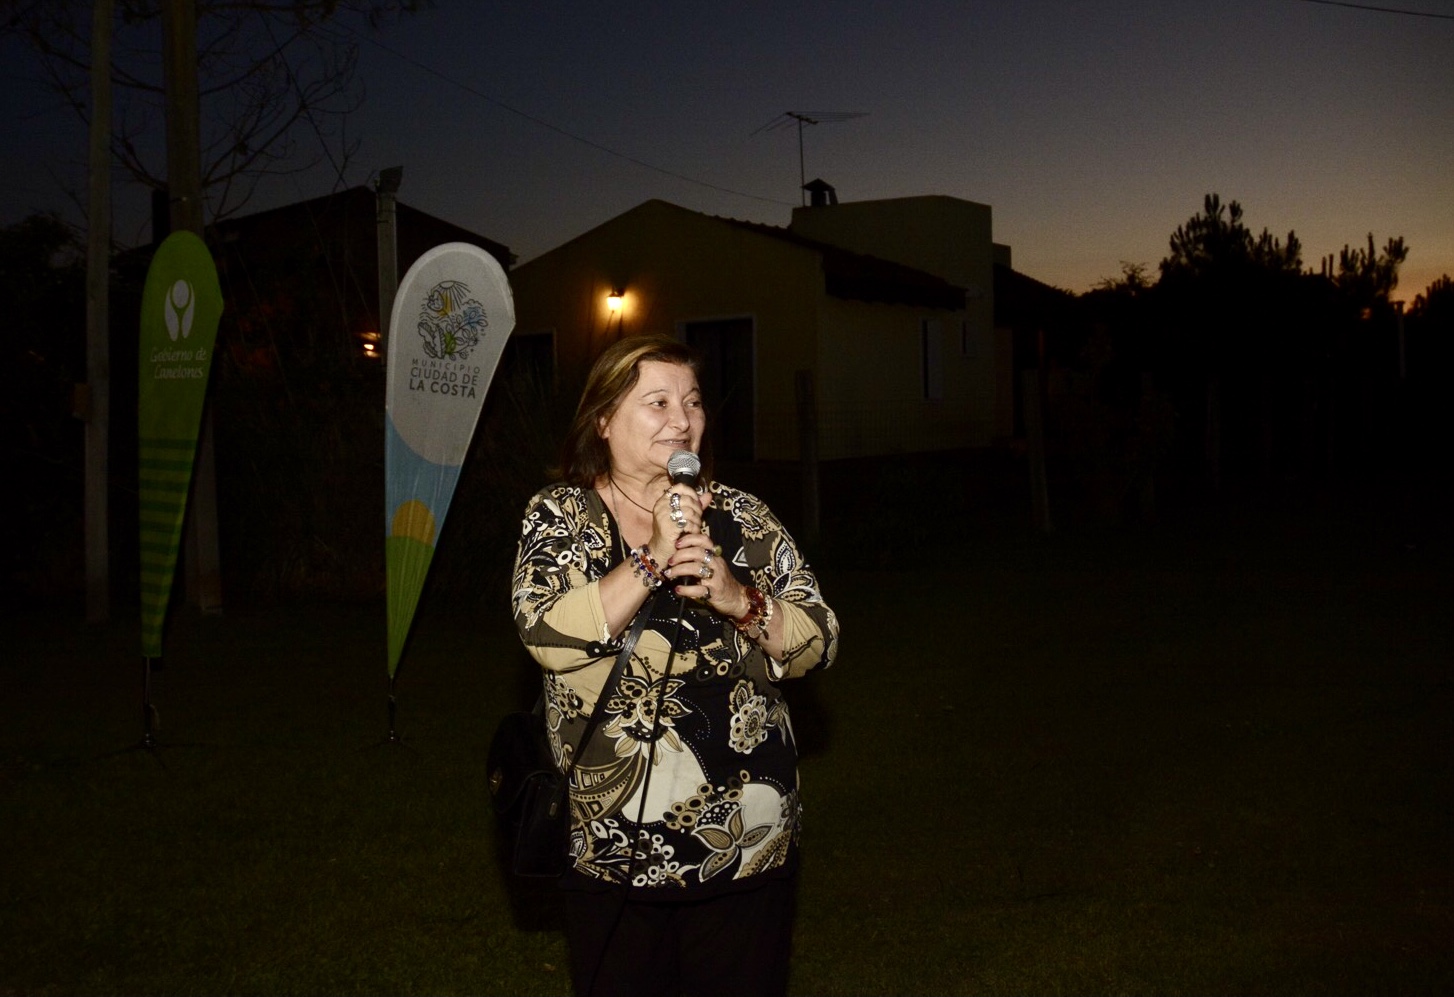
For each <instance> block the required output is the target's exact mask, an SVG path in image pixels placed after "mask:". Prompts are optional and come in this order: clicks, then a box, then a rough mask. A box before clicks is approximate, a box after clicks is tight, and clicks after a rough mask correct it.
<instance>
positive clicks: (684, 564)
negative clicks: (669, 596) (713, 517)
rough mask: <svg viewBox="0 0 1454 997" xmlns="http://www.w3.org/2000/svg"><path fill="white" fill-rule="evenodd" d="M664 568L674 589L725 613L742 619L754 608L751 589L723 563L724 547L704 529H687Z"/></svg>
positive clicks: (727, 615)
mask: <svg viewBox="0 0 1454 997" xmlns="http://www.w3.org/2000/svg"><path fill="white" fill-rule="evenodd" d="M683 505H685V502H683ZM664 570H665V572H666V576H667V581H668V584H674V585H675V588H674V589H673V591H674V592H676V594H677V595H679V596H681V597H682V598H684V599H697V600H700V601H701V602H705V603H706V604H707V605H708V606H710V607H711V608H712V609H713V610H714V611H715V612H718V613H720V614H722V615H723V616H726V617H730V618H731V619H734V620H735V619H740V618H741V617H743V616H746V615H747V613H748V611H749V610H751V608H752V602H751V600H749V599H748V598H747V589H745V588H744V587H743V586H742V584H741V583H740V582H738V581H737V579H736V578H735V577H733V575H732V572H731V571H730V570H728V568H727V565H726V564H725V563H723V560H722V553H721V548H719V547H717V546H715V545H714V544H713V542H712V538H711V537H709V536H707V535H706V534H705V533H702V532H701V531H700V530H698V531H695V532H690V533H684V534H682V536H681V537H679V538H678V539H677V541H676V552H675V553H674V554H672V556H671V558H670V559H669V560H668V561H667V564H666V565H665V566H664Z"/></svg>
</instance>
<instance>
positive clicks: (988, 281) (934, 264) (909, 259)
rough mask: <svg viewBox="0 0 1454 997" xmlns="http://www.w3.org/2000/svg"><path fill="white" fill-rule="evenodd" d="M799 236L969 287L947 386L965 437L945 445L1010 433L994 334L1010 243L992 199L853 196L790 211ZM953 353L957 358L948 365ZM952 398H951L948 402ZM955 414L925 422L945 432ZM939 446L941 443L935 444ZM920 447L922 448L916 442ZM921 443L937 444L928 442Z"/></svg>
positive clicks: (953, 334) (1007, 380)
mask: <svg viewBox="0 0 1454 997" xmlns="http://www.w3.org/2000/svg"><path fill="white" fill-rule="evenodd" d="M790 228H791V229H792V231H793V232H794V233H796V234H798V235H801V236H804V237H806V238H809V239H815V240H817V241H819V242H826V243H828V244H830V245H834V246H840V247H842V248H844V249H848V250H852V251H853V252H857V253H865V254H868V255H871V256H877V257H879V258H881V259H885V260H892V261H894V262H896V263H902V264H904V265H906V266H911V267H913V268H915V269H916V270H922V271H924V272H925V273H930V274H934V275H935V276H937V277H941V278H943V279H944V280H947V281H949V282H950V283H951V284H955V285H958V286H959V287H963V288H965V290H966V292H967V297H966V302H965V312H964V314H963V316H959V317H956V318H955V320H954V325H953V328H952V330H951V329H950V326H949V322H948V320H946V323H945V331H946V334H947V335H949V338H950V342H948V343H946V346H945V350H944V357H945V360H946V389H947V386H948V385H950V384H955V385H957V389H956V390H958V391H960V392H962V394H960V395H957V396H956V398H957V399H958V402H957V403H958V404H962V405H963V406H966V408H965V410H964V411H961V412H959V413H958V414H957V415H954V416H953V417H952V420H963V422H962V423H956V424H959V425H962V426H963V427H964V431H965V433H966V435H964V436H962V437H958V438H957V442H953V443H948V444H945V445H948V446H985V445H988V444H989V443H991V442H993V441H994V440H995V439H996V438H1003V437H1007V436H1008V435H1009V434H1010V430H1011V429H1012V424H1011V425H1007V424H1006V423H1005V419H1004V416H1003V413H1004V412H1013V397H1014V395H1013V390H1014V388H1013V371H1012V370H1011V367H1010V363H1009V359H1008V356H1007V355H1006V353H1005V344H1003V343H1000V342H999V341H998V339H997V338H996V335H995V333H994V262H995V259H996V258H997V256H999V257H1003V258H1008V256H1009V252H1010V247H1008V246H1003V245H996V244H995V243H994V241H993V213H992V211H991V209H990V206H989V205H987V204H977V203H975V202H973V201H965V200H961V199H960V198H956V197H946V196H942V195H930V196H925V197H903V198H892V199H888V200H880V201H850V202H845V203H840V204H834V205H820V206H816V207H804V208H794V209H793V220H792V224H791V225H790ZM961 319H962V320H966V321H968V323H969V335H968V337H966V338H967V339H968V341H969V346H970V347H971V349H972V351H973V353H974V355H975V356H976V357H977V358H978V359H977V360H975V361H973V362H967V361H968V359H969V358H968V357H967V356H966V355H965V352H964V350H963V348H962V341H961V336H960V328H959V322H960V321H961ZM951 358H958V360H957V361H956V362H955V363H953V364H950V363H948V361H949V360H950V359H951ZM947 401H948V399H946V402H947ZM946 419H951V417H950V416H948V415H945V416H942V417H934V418H933V419H932V420H931V424H930V425H927V426H926V427H925V429H926V430H929V431H930V432H931V436H932V437H935V438H940V433H939V429H938V427H940V426H941V425H943V424H944V420H946ZM936 446H937V444H936ZM915 449H921V448H919V447H916V448H915ZM922 449H932V447H927V446H926V447H923V448H922Z"/></svg>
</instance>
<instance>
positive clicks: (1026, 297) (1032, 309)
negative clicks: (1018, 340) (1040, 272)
mask: <svg viewBox="0 0 1454 997" xmlns="http://www.w3.org/2000/svg"><path fill="white" fill-rule="evenodd" d="M1075 309H1076V298H1075V295H1073V294H1071V293H1070V292H1069V291H1063V290H1061V289H1060V288H1058V287H1053V286H1051V285H1050V284H1046V283H1043V282H1041V281H1038V280H1036V279H1035V278H1034V277H1027V276H1026V275H1024V274H1022V273H1020V272H1019V271H1018V270H1012V269H1011V268H1010V267H1007V266H1005V265H1004V264H1003V263H996V264H995V325H996V326H1000V327H1004V328H1013V329H1034V328H1044V327H1047V326H1055V325H1059V324H1062V323H1064V322H1065V321H1067V320H1068V319H1069V318H1070V317H1071V316H1072V315H1073V314H1074V312H1075Z"/></svg>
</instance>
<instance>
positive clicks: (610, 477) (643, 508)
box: [606, 472, 651, 516]
mask: <svg viewBox="0 0 1454 997" xmlns="http://www.w3.org/2000/svg"><path fill="white" fill-rule="evenodd" d="M606 478H607V480H609V481H610V482H611V494H612V495H617V494H619V495H620V496H622V497H623V498H624V499H626V501H627V502H630V503H631V504H632V505H634V506H636V508H638V509H640V510H641V511H642V512H644V513H646V514H647V515H648V516H650V515H651V510H650V509H648V508H647V507H646V506H644V505H642V504H641V503H640V502H638V501H636V500H635V499H634V498H632V497H631V496H630V495H627V494H626V489H624V488H619V489H618V488H617V487H616V476H615V475H614V474H610V473H609V472H608V473H607V474H606Z"/></svg>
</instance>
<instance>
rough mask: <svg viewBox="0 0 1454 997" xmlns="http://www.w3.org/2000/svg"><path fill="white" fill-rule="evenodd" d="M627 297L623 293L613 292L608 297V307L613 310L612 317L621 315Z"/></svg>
mask: <svg viewBox="0 0 1454 997" xmlns="http://www.w3.org/2000/svg"><path fill="white" fill-rule="evenodd" d="M625 297H626V295H625V292H623V291H612V292H611V293H610V294H608V295H606V307H607V308H609V309H610V310H611V314H612V315H616V314H619V313H620V311H621V307H622V304H623V299H624V298H625Z"/></svg>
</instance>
